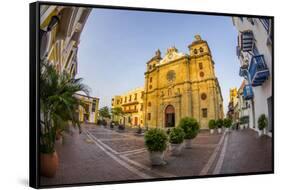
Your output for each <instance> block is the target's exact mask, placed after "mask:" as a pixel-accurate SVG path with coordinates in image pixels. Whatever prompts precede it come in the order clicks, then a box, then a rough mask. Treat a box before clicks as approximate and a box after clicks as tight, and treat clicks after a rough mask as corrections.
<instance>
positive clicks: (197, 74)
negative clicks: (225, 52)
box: [188, 35, 215, 81]
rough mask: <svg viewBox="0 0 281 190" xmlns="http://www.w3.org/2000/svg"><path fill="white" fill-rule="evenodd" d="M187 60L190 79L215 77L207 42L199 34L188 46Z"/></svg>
mask: <svg viewBox="0 0 281 190" xmlns="http://www.w3.org/2000/svg"><path fill="white" fill-rule="evenodd" d="M188 48H189V58H190V59H189V60H190V67H191V70H192V72H191V73H190V77H191V80H198V81H200V80H205V79H208V78H215V72H214V61H213V59H212V53H211V50H210V48H209V45H208V43H207V42H206V41H205V40H202V38H201V36H200V35H195V40H194V41H193V42H192V43H191V44H190V45H189V46H188Z"/></svg>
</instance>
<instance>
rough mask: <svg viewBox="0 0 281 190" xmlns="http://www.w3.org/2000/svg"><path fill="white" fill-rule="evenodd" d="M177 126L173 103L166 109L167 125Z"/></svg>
mask: <svg viewBox="0 0 281 190" xmlns="http://www.w3.org/2000/svg"><path fill="white" fill-rule="evenodd" d="M174 126H175V108H174V106H172V105H168V106H167V107H166V109H165V127H174Z"/></svg>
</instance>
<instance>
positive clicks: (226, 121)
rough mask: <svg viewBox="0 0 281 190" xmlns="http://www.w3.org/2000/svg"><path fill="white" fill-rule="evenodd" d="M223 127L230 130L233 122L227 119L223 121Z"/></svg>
mask: <svg viewBox="0 0 281 190" xmlns="http://www.w3.org/2000/svg"><path fill="white" fill-rule="evenodd" d="M223 125H224V127H225V128H230V127H231V125H232V120H231V119H230V118H225V119H224V120H223Z"/></svg>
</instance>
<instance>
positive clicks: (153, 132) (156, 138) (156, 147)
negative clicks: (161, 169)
mask: <svg viewBox="0 0 281 190" xmlns="http://www.w3.org/2000/svg"><path fill="white" fill-rule="evenodd" d="M144 141H145V145H146V146H147V149H148V150H149V151H152V152H163V151H164V150H165V149H166V147H167V141H168V136H167V134H166V132H165V131H164V130H163V129H160V128H153V129H149V130H148V131H147V132H146V133H145V135H144Z"/></svg>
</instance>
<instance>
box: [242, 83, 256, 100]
mask: <svg viewBox="0 0 281 190" xmlns="http://www.w3.org/2000/svg"><path fill="white" fill-rule="evenodd" d="M243 97H244V100H251V99H252V98H253V97H254V93H253V89H252V86H251V85H245V86H244V89H243Z"/></svg>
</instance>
